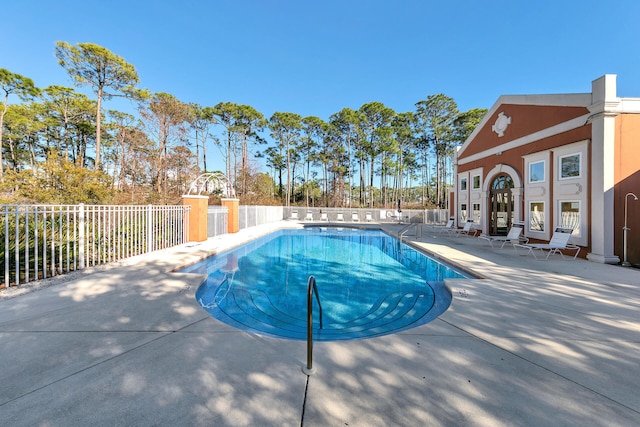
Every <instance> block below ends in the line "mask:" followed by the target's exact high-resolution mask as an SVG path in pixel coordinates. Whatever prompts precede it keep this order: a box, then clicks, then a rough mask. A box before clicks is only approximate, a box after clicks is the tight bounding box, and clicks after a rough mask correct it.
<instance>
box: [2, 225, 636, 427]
mask: <svg viewBox="0 0 640 427" xmlns="http://www.w3.org/2000/svg"><path fill="white" fill-rule="evenodd" d="M325 225H326V224H325ZM281 226H297V223H292V222H286V221H285V222H282V223H277V224H272V225H269V226H261V227H254V228H252V229H247V230H242V231H241V232H240V233H238V234H235V235H231V236H229V235H227V236H221V237H218V238H213V239H209V240H207V241H206V242H203V243H199V244H187V245H182V246H180V247H176V248H172V249H170V250H164V251H158V252H155V253H152V254H149V255H145V256H141V257H136V258H134V259H130V260H126V261H123V262H121V263H116V264H113V265H111V266H109V267H108V268H104V269H90V270H88V271H87V272H82V273H79V274H76V273H73V274H72V275H69V276H68V277H66V278H65V277H62V278H60V279H58V281H57V282H56V281H53V282H45V283H44V284H45V285H46V284H47V283H48V284H49V285H50V286H42V284H34V285H27V286H25V287H24V288H23V290H26V291H29V290H34V291H33V292H28V293H26V294H24V295H19V296H15V297H12V298H8V297H11V296H13V294H15V293H16V290H8V291H7V290H4V291H2V292H0V298H3V297H4V298H5V299H2V300H0V366H1V367H0V423H1V424H2V425H11V426H37V425H42V426H57V425H60V426H86V425H94V426H98V425H207V426H210V425H216V426H227V425H228V426H300V425H303V426H390V425H401V426H423V425H429V426H462V425H471V426H501V425H505V426H507V425H508V426H542V425H545V426H546V425H553V426H576V425H589V426H633V425H640V384H639V383H638V382H639V381H640V271H639V270H637V269H629V268H623V267H619V266H611V265H602V264H596V263H592V262H588V261H585V260H581V259H578V260H570V259H565V260H562V259H560V257H554V258H553V259H552V260H549V261H536V260H534V259H533V257H531V256H518V255H517V254H516V253H515V252H514V250H513V249H512V248H509V249H508V248H505V249H492V248H491V247H490V246H489V245H488V244H487V243H486V242H485V241H481V240H479V239H475V238H472V237H465V236H463V237H450V236H446V235H441V234H439V233H434V232H430V231H428V230H427V228H426V227H425V229H424V230H425V233H424V234H423V236H422V238H421V239H418V238H417V237H416V236H407V237H406V238H405V239H407V240H410V241H414V243H413V244H415V245H418V246H421V247H423V248H424V249H425V250H427V251H430V252H433V253H436V254H439V255H440V256H442V257H444V258H447V259H449V260H451V261H452V262H453V263H454V264H456V265H458V266H460V267H463V268H465V269H470V270H473V271H475V272H477V273H478V274H479V275H480V276H482V277H485V278H484V279H457V280H449V281H448V282H447V284H448V285H449V287H450V288H451V290H452V293H453V303H452V306H451V307H450V308H449V310H448V311H447V312H446V313H445V314H444V315H442V316H441V317H440V318H438V319H437V320H435V321H433V322H431V323H429V324H427V325H423V326H420V327H418V328H415V329H411V330H409V331H406V332H403V333H400V334H396V335H392V336H386V337H381V338H373V339H367V340H359V341H348V342H318V343H315V344H314V367H316V368H317V372H316V373H315V374H314V375H312V376H310V377H307V376H306V375H304V374H303V373H302V371H301V368H302V367H303V366H304V365H305V363H306V343H304V342H301V341H289V340H280V339H275V338H268V337H263V336H259V335H253V334H249V333H246V332H242V331H239V330H236V329H233V328H231V327H229V326H227V325H225V324H222V323H221V322H219V321H217V320H215V319H213V318H212V317H211V316H210V315H209V314H208V313H206V312H205V311H204V310H202V309H201V308H200V307H199V306H198V304H197V303H196V301H195V298H194V295H195V291H196V289H197V287H198V285H199V284H200V283H201V281H202V276H199V275H186V274H176V273H170V270H172V269H174V268H176V267H180V266H182V265H185V264H189V263H192V262H195V261H196V260H198V259H200V258H202V257H204V256H206V255H207V254H210V253H213V252H216V251H218V250H223V249H225V248H228V247H230V246H233V245H236V244H239V243H241V242H243V241H247V240H251V239H253V238H255V237H256V236H258V235H262V234H265V233H268V232H269V231H271V230H273V229H275V228H278V227H281ZM400 227H401V226H397V225H383V228H385V229H388V230H391V231H397V230H399V229H400ZM318 285H319V286H322V285H321V284H318Z"/></svg>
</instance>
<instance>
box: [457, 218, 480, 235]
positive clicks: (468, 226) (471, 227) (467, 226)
mask: <svg viewBox="0 0 640 427" xmlns="http://www.w3.org/2000/svg"><path fill="white" fill-rule="evenodd" d="M475 226H476V223H475V222H473V220H472V219H468V220H467V222H465V223H464V228H462V229H455V228H454V229H453V230H452V232H453V233H455V236H456V237H460V236H462V235H463V234H466V235H467V236H471V234H472V233H473V235H474V236H475V235H476V233H477V232H478V229H477V228H476V227H475Z"/></svg>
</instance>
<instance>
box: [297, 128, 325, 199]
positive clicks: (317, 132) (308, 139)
mask: <svg viewBox="0 0 640 427" xmlns="http://www.w3.org/2000/svg"><path fill="white" fill-rule="evenodd" d="M326 127H327V124H326V123H325V122H324V121H323V120H322V119H320V118H319V117H316V116H309V117H305V118H303V119H302V130H303V132H304V138H302V140H301V141H300V145H299V146H298V150H297V151H298V152H299V154H300V155H301V156H302V159H303V161H304V163H305V167H304V189H305V201H306V205H307V206H309V185H310V180H309V178H310V177H311V163H312V161H313V159H314V156H315V155H316V150H317V147H318V145H319V142H318V141H322V139H323V137H324V135H325V133H326Z"/></svg>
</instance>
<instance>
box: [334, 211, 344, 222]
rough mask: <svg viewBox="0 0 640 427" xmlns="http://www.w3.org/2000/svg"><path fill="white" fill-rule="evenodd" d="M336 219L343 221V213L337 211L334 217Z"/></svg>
mask: <svg viewBox="0 0 640 427" xmlns="http://www.w3.org/2000/svg"><path fill="white" fill-rule="evenodd" d="M336 221H342V222H344V214H343V213H342V212H338V216H337V218H336Z"/></svg>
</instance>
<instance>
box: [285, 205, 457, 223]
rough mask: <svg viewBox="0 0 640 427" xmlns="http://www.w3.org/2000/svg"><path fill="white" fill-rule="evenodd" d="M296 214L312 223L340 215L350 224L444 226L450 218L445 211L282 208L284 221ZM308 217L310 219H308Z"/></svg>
mask: <svg viewBox="0 0 640 427" xmlns="http://www.w3.org/2000/svg"><path fill="white" fill-rule="evenodd" d="M293 212H296V213H297V217H298V219H300V220H305V219H313V220H314V221H318V220H322V219H325V218H324V216H323V215H324V214H326V220H327V221H342V220H341V219H339V216H338V214H342V218H343V220H344V221H346V222H350V221H351V222H352V221H353V219H354V215H355V218H357V221H358V222H365V221H367V220H368V218H369V217H370V220H371V221H372V222H383V223H384V222H398V221H400V220H401V221H402V222H413V223H422V224H446V222H447V220H448V219H449V217H450V214H449V210H447V209H403V210H402V211H397V210H395V209H380V208H376V209H367V208H351V209H350V208H317V207H314V208H305V207H299V206H290V207H286V208H284V219H290V218H292V213H293ZM309 217H310V218H309Z"/></svg>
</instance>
